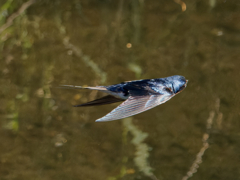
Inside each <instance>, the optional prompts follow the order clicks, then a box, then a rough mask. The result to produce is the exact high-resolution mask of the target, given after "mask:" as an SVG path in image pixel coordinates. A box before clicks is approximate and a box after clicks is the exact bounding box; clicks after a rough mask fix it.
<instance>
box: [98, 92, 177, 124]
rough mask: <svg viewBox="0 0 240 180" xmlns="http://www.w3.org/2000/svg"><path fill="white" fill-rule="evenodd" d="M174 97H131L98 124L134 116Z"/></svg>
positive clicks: (168, 95) (167, 95) (166, 95)
mask: <svg viewBox="0 0 240 180" xmlns="http://www.w3.org/2000/svg"><path fill="white" fill-rule="evenodd" d="M173 96H174V95H170V94H163V95H148V96H130V97H129V98H128V99H127V100H126V101H124V102H123V103H122V104H120V105H119V106H118V107H116V108H115V109H113V110H112V111H111V112H110V113H108V114H107V115H106V116H104V117H102V118H100V119H97V120H96V122H103V121H112V120H117V119H122V118H125V117H129V116H133V115H135V114H138V113H141V112H143V111H146V110H148V109H151V108H153V107H155V106H157V105H160V104H162V103H165V102H166V101H168V100H169V99H171V98H172V97H173Z"/></svg>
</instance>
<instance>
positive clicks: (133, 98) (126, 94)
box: [62, 75, 188, 122]
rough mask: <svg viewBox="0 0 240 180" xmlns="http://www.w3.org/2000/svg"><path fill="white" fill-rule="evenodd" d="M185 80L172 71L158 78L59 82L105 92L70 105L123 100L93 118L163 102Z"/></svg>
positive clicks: (118, 115) (128, 113)
mask: <svg viewBox="0 0 240 180" xmlns="http://www.w3.org/2000/svg"><path fill="white" fill-rule="evenodd" d="M187 82H188V80H186V79H185V77H183V76H179V75H175V76H170V77H165V78H158V79H142V80H135V81H127V82H123V83H120V84H115V85H110V86H96V87H82V86H74V85H63V86H62V87H65V88H71V89H91V90H98V91H102V92H104V93H107V94H108V95H107V96H104V97H102V98H99V99H96V100H94V101H90V102H87V103H84V104H80V105H75V106H74V107H84V106H97V105H104V104H111V103H116V102H120V101H124V102H123V103H122V104H120V105H119V106H118V107H116V108H115V109H113V110H112V111H111V112H110V113H108V114H107V115H105V116H103V117H102V118H99V119H97V120H96V122H104V121H113V120H118V119H122V118H126V117H129V116H133V115H136V114H138V113H141V112H143V111H146V110H149V109H151V108H154V107H156V106H158V105H160V104H163V103H165V102H166V101H168V100H169V99H171V98H172V97H173V96H175V95H176V94H178V93H180V92H181V91H183V90H184V89H185V88H186V86H187Z"/></svg>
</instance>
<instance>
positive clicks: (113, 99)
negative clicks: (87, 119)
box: [74, 95, 124, 107]
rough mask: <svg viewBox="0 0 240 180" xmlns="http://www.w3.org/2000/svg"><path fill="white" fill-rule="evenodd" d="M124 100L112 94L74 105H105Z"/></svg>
mask: <svg viewBox="0 0 240 180" xmlns="http://www.w3.org/2000/svg"><path fill="white" fill-rule="evenodd" d="M120 101H124V100H123V99H119V98H116V97H114V96H111V95H107V96H104V97H101V98H99V99H95V100H93V101H90V102H87V103H84V104H79V105H74V107H81V106H99V105H105V104H112V103H116V102H120Z"/></svg>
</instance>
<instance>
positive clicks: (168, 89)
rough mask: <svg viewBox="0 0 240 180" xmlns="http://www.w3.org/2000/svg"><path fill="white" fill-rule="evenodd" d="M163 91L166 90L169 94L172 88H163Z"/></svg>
mask: <svg viewBox="0 0 240 180" xmlns="http://www.w3.org/2000/svg"><path fill="white" fill-rule="evenodd" d="M164 90H165V91H167V92H168V93H169V94H171V93H172V90H171V89H170V88H164Z"/></svg>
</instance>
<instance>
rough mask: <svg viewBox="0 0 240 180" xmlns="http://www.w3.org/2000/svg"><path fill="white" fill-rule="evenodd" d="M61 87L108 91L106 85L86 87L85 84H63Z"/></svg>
mask: <svg viewBox="0 0 240 180" xmlns="http://www.w3.org/2000/svg"><path fill="white" fill-rule="evenodd" d="M60 88H66V89H92V90H98V91H107V89H106V88H105V87H104V86H96V87H84V86H74V85H62V86H60Z"/></svg>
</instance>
